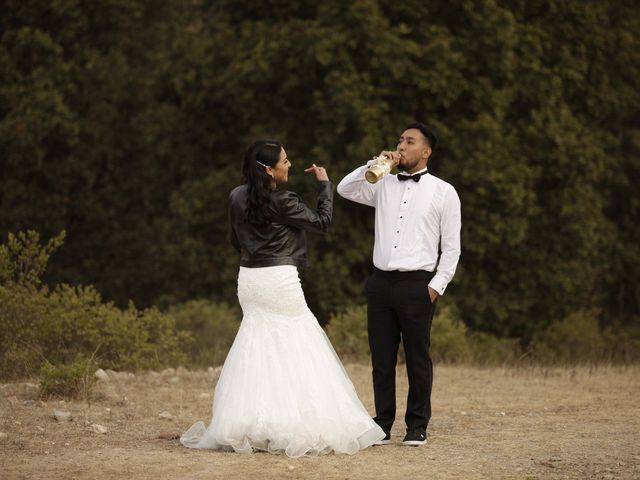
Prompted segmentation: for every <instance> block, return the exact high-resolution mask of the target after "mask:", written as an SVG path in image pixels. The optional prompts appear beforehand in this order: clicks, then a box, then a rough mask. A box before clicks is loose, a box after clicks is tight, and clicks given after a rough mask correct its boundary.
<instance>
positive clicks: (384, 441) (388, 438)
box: [374, 432, 391, 445]
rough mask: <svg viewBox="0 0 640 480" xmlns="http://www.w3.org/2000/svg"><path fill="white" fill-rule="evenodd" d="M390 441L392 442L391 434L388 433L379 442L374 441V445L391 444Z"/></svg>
mask: <svg viewBox="0 0 640 480" xmlns="http://www.w3.org/2000/svg"><path fill="white" fill-rule="evenodd" d="M385 433H386V432H385ZM390 443H391V434H390V433H387V434H386V435H385V436H384V438H383V439H382V440H378V441H377V442H375V443H374V445H389V444H390Z"/></svg>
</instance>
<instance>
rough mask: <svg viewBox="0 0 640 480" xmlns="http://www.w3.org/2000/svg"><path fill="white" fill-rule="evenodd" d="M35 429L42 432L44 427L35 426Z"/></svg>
mask: <svg viewBox="0 0 640 480" xmlns="http://www.w3.org/2000/svg"><path fill="white" fill-rule="evenodd" d="M36 430H38V432H39V433H44V428H42V427H40V426H37V427H36Z"/></svg>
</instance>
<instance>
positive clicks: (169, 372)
mask: <svg viewBox="0 0 640 480" xmlns="http://www.w3.org/2000/svg"><path fill="white" fill-rule="evenodd" d="M175 374H176V370H175V368H165V369H164V370H163V371H162V375H175Z"/></svg>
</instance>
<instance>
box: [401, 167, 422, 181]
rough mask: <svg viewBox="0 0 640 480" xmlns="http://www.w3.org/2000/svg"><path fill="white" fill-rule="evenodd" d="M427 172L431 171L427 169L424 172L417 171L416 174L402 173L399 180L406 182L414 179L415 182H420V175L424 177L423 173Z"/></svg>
mask: <svg viewBox="0 0 640 480" xmlns="http://www.w3.org/2000/svg"><path fill="white" fill-rule="evenodd" d="M425 173H429V172H427V171H426V170H425V171H424V172H422V173H416V174H415V175H403V174H401V173H399V174H398V180H400V181H401V182H404V181H405V180H413V181H414V182H419V181H420V177H422V175H424V174H425Z"/></svg>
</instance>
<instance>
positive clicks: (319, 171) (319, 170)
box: [304, 163, 329, 182]
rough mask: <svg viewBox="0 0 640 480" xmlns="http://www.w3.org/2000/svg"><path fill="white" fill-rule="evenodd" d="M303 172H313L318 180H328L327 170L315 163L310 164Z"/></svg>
mask: <svg viewBox="0 0 640 480" xmlns="http://www.w3.org/2000/svg"><path fill="white" fill-rule="evenodd" d="M304 171H305V173H314V174H315V175H316V180H318V181H319V182H322V181H328V180H329V176H328V175H327V171H326V170H325V168H324V167H319V166H317V165H316V164H315V163H314V164H313V165H311V166H310V167H309V168H305V169H304Z"/></svg>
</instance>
